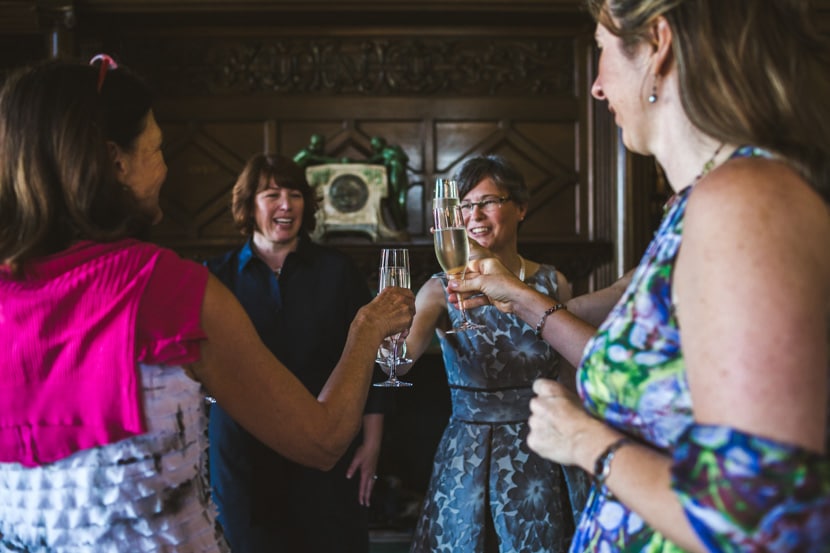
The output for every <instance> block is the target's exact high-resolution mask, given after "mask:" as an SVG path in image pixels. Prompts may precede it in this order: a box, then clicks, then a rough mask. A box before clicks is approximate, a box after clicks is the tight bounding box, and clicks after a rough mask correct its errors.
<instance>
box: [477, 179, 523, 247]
mask: <svg viewBox="0 0 830 553" xmlns="http://www.w3.org/2000/svg"><path fill="white" fill-rule="evenodd" d="M508 196H510V194H509V192H508V191H507V190H505V189H503V188H501V187H499V185H497V184H496V182H495V181H494V180H493V179H492V178H490V177H485V178H483V179H482V180H481V181H479V183H478V184H476V185H475V186H474V187H473V188H472V189H470V191H469V192H468V193H467V194H466V195H465V196H464V197H463V198H462V199H461V205H464V204H465V203H472V202H483V201H486V200H498V199H499V198H505V197H508ZM462 212H463V213H464V224H465V225H466V227H467V234H468V235H469V236H470V237H471V238H472V239H473V240H475V241H476V242H478V243H479V244H480V245H481V246H482V247H485V248H487V249H489V250H491V251H492V252H500V251H502V250H504V249H505V248H508V247H512V248H515V247H516V241H517V237H518V232H519V222H520V221H521V220H522V219H524V216H525V213H526V212H527V207H526V206H520V205H518V204H516V202H515V201H513V200H507V201H505V202H503V203H502V204H501V207H499V205H498V203H493V204H490V205H489V206H488V207H486V208H482V207H478V206H475V207H472V209H464V210H462Z"/></svg>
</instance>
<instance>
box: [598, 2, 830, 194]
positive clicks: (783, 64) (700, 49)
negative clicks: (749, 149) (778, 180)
mask: <svg viewBox="0 0 830 553" xmlns="http://www.w3.org/2000/svg"><path fill="white" fill-rule="evenodd" d="M587 6H588V9H589V11H590V12H591V14H592V15H593V17H594V19H595V20H596V21H598V22H599V23H601V24H602V25H603V26H604V27H606V28H608V29H609V30H610V31H611V32H612V33H614V34H615V35H617V36H618V37H620V38H621V39H622V41H623V44H624V45H625V47H626V48H627V50H628V51H633V47H634V46H635V45H637V44H639V43H642V42H647V41H649V40H650V39H651V36H650V34H649V27H650V25H651V24H652V23H653V22H654V21H655V20H656V18H657V17H659V16H663V17H665V18H666V20H667V21H668V23H669V26H670V27H671V29H672V33H673V35H674V40H673V42H672V53H673V55H674V58H675V60H676V62H677V69H678V74H679V84H680V96H681V101H682V102H683V109H684V110H685V111H686V114H687V115H688V117H689V119H690V120H691V122H692V124H694V125H695V126H696V127H697V128H699V129H700V130H701V131H703V132H704V133H706V134H708V135H710V136H712V137H715V138H717V139H719V140H721V141H722V142H726V143H731V144H741V145H752V146H759V147H762V148H765V149H768V150H770V151H773V152H775V153H777V154H779V155H781V156H782V157H784V158H786V159H788V160H790V161H791V162H793V163H794V164H795V166H796V167H797V168H798V169H799V170H800V171H801V173H802V174H803V175H804V177H805V178H806V179H807V181H808V182H810V183H811V184H812V185H813V186H814V187H815V188H816V189H817V190H818V191H819V193H821V194H822V195H823V196H824V198H825V200H828V201H830V107H828V103H827V98H830V74H828V67H830V49H828V47H827V45H828V43H827V39H826V38H825V37H823V36H822V35H821V34H820V33H819V32H818V31H817V29H816V28H815V26H814V25H813V22H812V19H814V17H813V18H811V14H810V10H809V1H808V0H587Z"/></svg>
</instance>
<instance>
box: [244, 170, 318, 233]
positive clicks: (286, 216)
mask: <svg viewBox="0 0 830 553" xmlns="http://www.w3.org/2000/svg"><path fill="white" fill-rule="evenodd" d="M261 186H262V188H261V190H260V191H259V192H257V194H256V196H255V197H254V221H255V222H256V226H255V228H254V237H255V238H256V239H261V240H264V241H267V242H270V243H272V244H274V245H289V244H292V243H294V242H296V240H297V236H298V235H299V233H300V229H301V228H302V225H303V208H304V207H305V200H304V199H303V194H302V192H300V191H299V190H296V189H293V188H285V187H281V186H280V185H279V184H277V182H276V181H275V180H274V179H273V178H271V179H269V181H268V182H267V183H264V184H262V185H261Z"/></svg>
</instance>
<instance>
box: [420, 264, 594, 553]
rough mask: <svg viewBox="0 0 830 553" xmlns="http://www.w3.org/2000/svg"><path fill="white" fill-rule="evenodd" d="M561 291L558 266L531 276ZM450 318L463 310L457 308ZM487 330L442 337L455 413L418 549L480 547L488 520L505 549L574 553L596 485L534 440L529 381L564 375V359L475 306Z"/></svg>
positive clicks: (440, 451)
mask: <svg viewBox="0 0 830 553" xmlns="http://www.w3.org/2000/svg"><path fill="white" fill-rule="evenodd" d="M527 282H528V284H530V285H532V286H534V287H535V288H536V289H538V290H540V291H542V292H544V293H546V294H555V293H556V270H555V269H554V268H553V267H551V266H549V265H543V266H542V267H541V268H540V270H539V271H538V272H537V273H536V274H534V275H533V276H531V277H529V278H528V279H527ZM449 310H450V319H451V321H452V324H458V323H459V322H460V312H459V311H458V310H457V309H455V307H454V306H453V305H450V307H449ZM468 315H469V317H470V319H471V320H472V321H474V322H477V323H479V324H482V325H484V326H485V327H486V328H485V329H484V330H474V331H467V332H462V333H459V334H449V335H445V336H444V337H443V338H442V339H441V349H442V351H443V355H444V365H445V367H446V371H447V379H448V381H449V385H450V394H451V398H452V406H453V412H452V417H451V418H450V421H449V423H448V425H447V428H446V429H445V431H444V434H443V436H442V438H441V442H440V443H439V445H438V448H437V452H436V455H435V461H434V465H433V471H432V478H431V481H430V484H429V489H428V491H427V495H426V499H425V501H424V505H423V507H422V512H421V518H420V521H419V523H418V527H417V529H416V531H415V536H414V540H413V543H412V548H411V551H413V552H427V551H429V552H433V551H436V552H437V551H445V552H452V553H464V552H468V553H480V552H481V551H484V550H485V546H484V540H485V535H486V528H487V527H488V525H489V522H487V519H488V518H489V519H492V527H493V530H494V531H495V533H496V534H497V535H498V542H499V547H500V549H501V551H502V552H504V553H506V552H522V553H525V552H529V553H532V552H554V553H562V552H565V551H567V549H568V546H569V544H570V541H571V538H572V535H573V531H574V526H575V520H576V517H578V516H579V513H580V512H581V509H582V506H583V505H584V502H585V497H586V494H587V489H588V482H587V476H586V474H585V473H584V472H582V471H581V470H579V469H574V468H570V467H561V466H559V465H557V464H555V463H552V462H550V461H547V460H545V459H542V458H541V457H539V456H538V455H536V454H535V453H533V452H531V451H530V449H529V448H528V447H527V442H526V438H527V432H528V428H527V419H528V416H529V415H530V407H529V401H530V398H531V397H532V396H533V392H532V390H531V385H532V383H533V381H534V380H535V379H537V378H541V377H544V378H556V376H557V375H558V369H557V365H558V356H557V355H556V353H555V352H554V351H553V349H552V348H550V346H549V345H548V344H547V343H546V342H544V341H543V340H539V339H538V338H537V337H536V335H535V333H534V329H533V328H531V327H530V326H528V325H527V324H525V323H524V322H522V321H521V320H519V319H518V318H517V317H515V316H512V315H505V314H503V313H501V312H499V311H498V310H497V309H496V308H495V307H492V306H483V307H479V308H476V309H471V310H468Z"/></svg>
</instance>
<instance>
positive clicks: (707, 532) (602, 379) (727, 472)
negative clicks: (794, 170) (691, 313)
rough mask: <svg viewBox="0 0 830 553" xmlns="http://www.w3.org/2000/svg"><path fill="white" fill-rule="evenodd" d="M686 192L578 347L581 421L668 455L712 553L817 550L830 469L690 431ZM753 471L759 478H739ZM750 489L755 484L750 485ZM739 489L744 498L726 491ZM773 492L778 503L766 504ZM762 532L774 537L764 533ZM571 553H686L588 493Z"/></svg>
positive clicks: (600, 493)
mask: <svg viewBox="0 0 830 553" xmlns="http://www.w3.org/2000/svg"><path fill="white" fill-rule="evenodd" d="M749 156H765V157H769V154H768V153H767V152H765V151H763V150H759V149H757V148H753V147H742V148H740V149H738V150H737V151H736V152H735V153H734V154H733V157H749ZM693 188H694V186H693V185H692V186H688V187H686V188H685V189H684V190H683V191H681V192H680V193H679V194H677V195H675V196H674V197H673V198H672V199H671V200H669V202H668V203H667V204H666V208H665V215H664V218H663V221H662V223H661V225H660V228H659V229H658V230H657V232H656V234H655V237H654V239H653V240H652V242H651V244H650V245H649V247H648V249H647V250H646V253H645V255H644V256H643V259H642V261H641V262H640V265H639V266H638V268H637V270H636V271H635V273H634V276H633V278H632V281H631V283H630V285H629V287H628V289H627V290H626V291H625V293H624V294H623V296H622V298H620V301H619V303H618V304H617V305H616V306H615V308H614V309H613V310H612V311H611V313H610V314H609V316H608V318H607V319H606V321H605V322H604V323H603V324H602V325H601V326H600V328H599V330H598V332H597V334H596V335H595V336H594V337H593V338H592V339H591V341H590V342H589V343H588V345H587V346H586V348H585V353H584V356H583V360H582V364H581V366H580V368H579V371H578V372H577V388H578V390H579V393H580V397H581V398H582V400H583V403H584V405H585V407H586V409H587V410H588V411H589V412H591V413H592V414H594V415H595V416H597V417H599V418H602V419H604V420H605V421H606V422H607V423H608V424H609V425H611V426H613V427H614V428H616V429H618V430H620V431H622V432H624V433H626V434H628V435H630V436H632V437H635V438H637V439H638V440H640V441H642V442H643V443H645V444H648V445H650V446H651V447H654V448H655V449H658V450H662V451H664V452H666V454H668V455H673V457H674V466H673V471H672V474H673V487H674V489H675V491H676V492H677V493H678V497H679V499H680V501H681V503H682V504H683V507H684V510H685V512H686V515H687V517H688V518H689V520H690V521H691V522H692V525H693V527H694V528H695V530H696V532H697V533H698V535H699V536H700V537H701V539H702V540H703V541H704V542H705V543H706V544H707V545H708V546H709V548H710V550H711V551H758V552H760V551H817V550H822V549H816V548H811V545H810V544H811V543H814V542H812V541H810V540H814V539H815V538H816V536H825V537H824V538H821V539H824V544H827V543H830V539H828V537H827V532H828V530H824V531H823V533H821V532H818V533H817V530H816V529H817V528H819V527H822V525H823V528H830V508H828V502H830V499H828V497H830V496H828V492H827V490H828V486H830V483H828V482H830V480H829V479H828V471H830V461H828V459H826V458H822V459H817V458H815V457H816V456H813V457H809V456H805V453H804V452H803V451H799V450H798V449H797V448H793V447H790V446H785V445H783V444H774V443H772V442H769V441H764V440H761V439H759V438H755V437H748V436H745V435H740V434H739V433H737V432H735V431H733V430H730V429H725V428H718V429H709V430H704V429H701V428H699V427H697V426H695V425H694V418H693V406H692V401H691V394H690V391H689V387H688V383H687V381H686V368H685V362H684V359H683V349H682V344H681V339H680V332H679V327H678V322H677V319H676V317H675V313H674V307H675V306H674V302H673V299H672V289H671V283H672V273H673V271H674V262H675V259H676V257H677V253H678V251H679V248H680V244H681V240H682V234H683V218H684V215H685V211H686V205H687V202H688V199H689V196H690V194H691V192H692V190H693ZM715 436H718V439H717V440H714V441H713V437H715ZM726 436H728V439H727V438H725V437H726ZM750 444H751V445H750ZM750 467H751V468H752V470H753V471H757V472H759V473H763V474H764V477H765V479H763V480H756V478H755V477H752V478H750V479H746V478H743V477H744V476H745V475H746V470H747V469H749V468H750ZM742 478H743V480H742ZM750 482H756V483H757V482H761V484H756V487H750V486H748V484H749V483H750ZM736 487H740V491H736V492H734V493H733V491H732V490H733V489H734V488H736ZM770 493H771V494H773V496H775V498H776V499H775V500H771V499H769V498H765V497H764V496H765V495H766V494H770ZM782 498H784V499H782ZM773 507H774V508H775V509H778V510H781V511H782V514H781V516H780V517H779V516H778V515H777V514H769V513H767V509H769V508H773ZM724 511H725V512H724ZM767 523H769V524H772V525H773V527H771V528H765V527H764V525H765V524H767ZM779 533H780V534H781V535H780V536H779V535H778V534H779ZM750 536H751V538H750ZM733 542H734V543H737V545H730V543H733ZM785 543H786V545H784V544H785ZM823 547H825V548H827V547H830V546H827V545H824V546H823ZM824 550H827V549H824ZM571 551H574V552H586V553H587V552H595V551H599V552H611V551H642V552H661V553H668V552H676V551H682V550H681V549H680V548H679V547H677V546H676V545H674V544H672V543H671V542H669V541H668V540H667V539H665V538H664V537H663V536H662V535H660V534H659V533H657V532H655V531H654V530H652V529H651V528H649V527H648V526H647V525H646V524H645V523H644V521H643V520H642V519H641V518H640V517H639V516H638V515H637V514H636V513H634V512H633V511H631V510H630V509H628V508H627V507H626V506H625V505H624V504H622V503H620V502H619V501H617V500H616V499H615V498H614V497H613V496H612V495H611V494H609V493H608V492H607V490H605V489H596V487H595V488H594V489H592V491H591V495H590V497H589V499H588V505H587V506H586V509H585V512H584V513H583V516H582V518H581V520H580V522H579V525H578V527H577V530H576V535H575V537H574V541H573V544H572V546H571Z"/></svg>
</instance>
